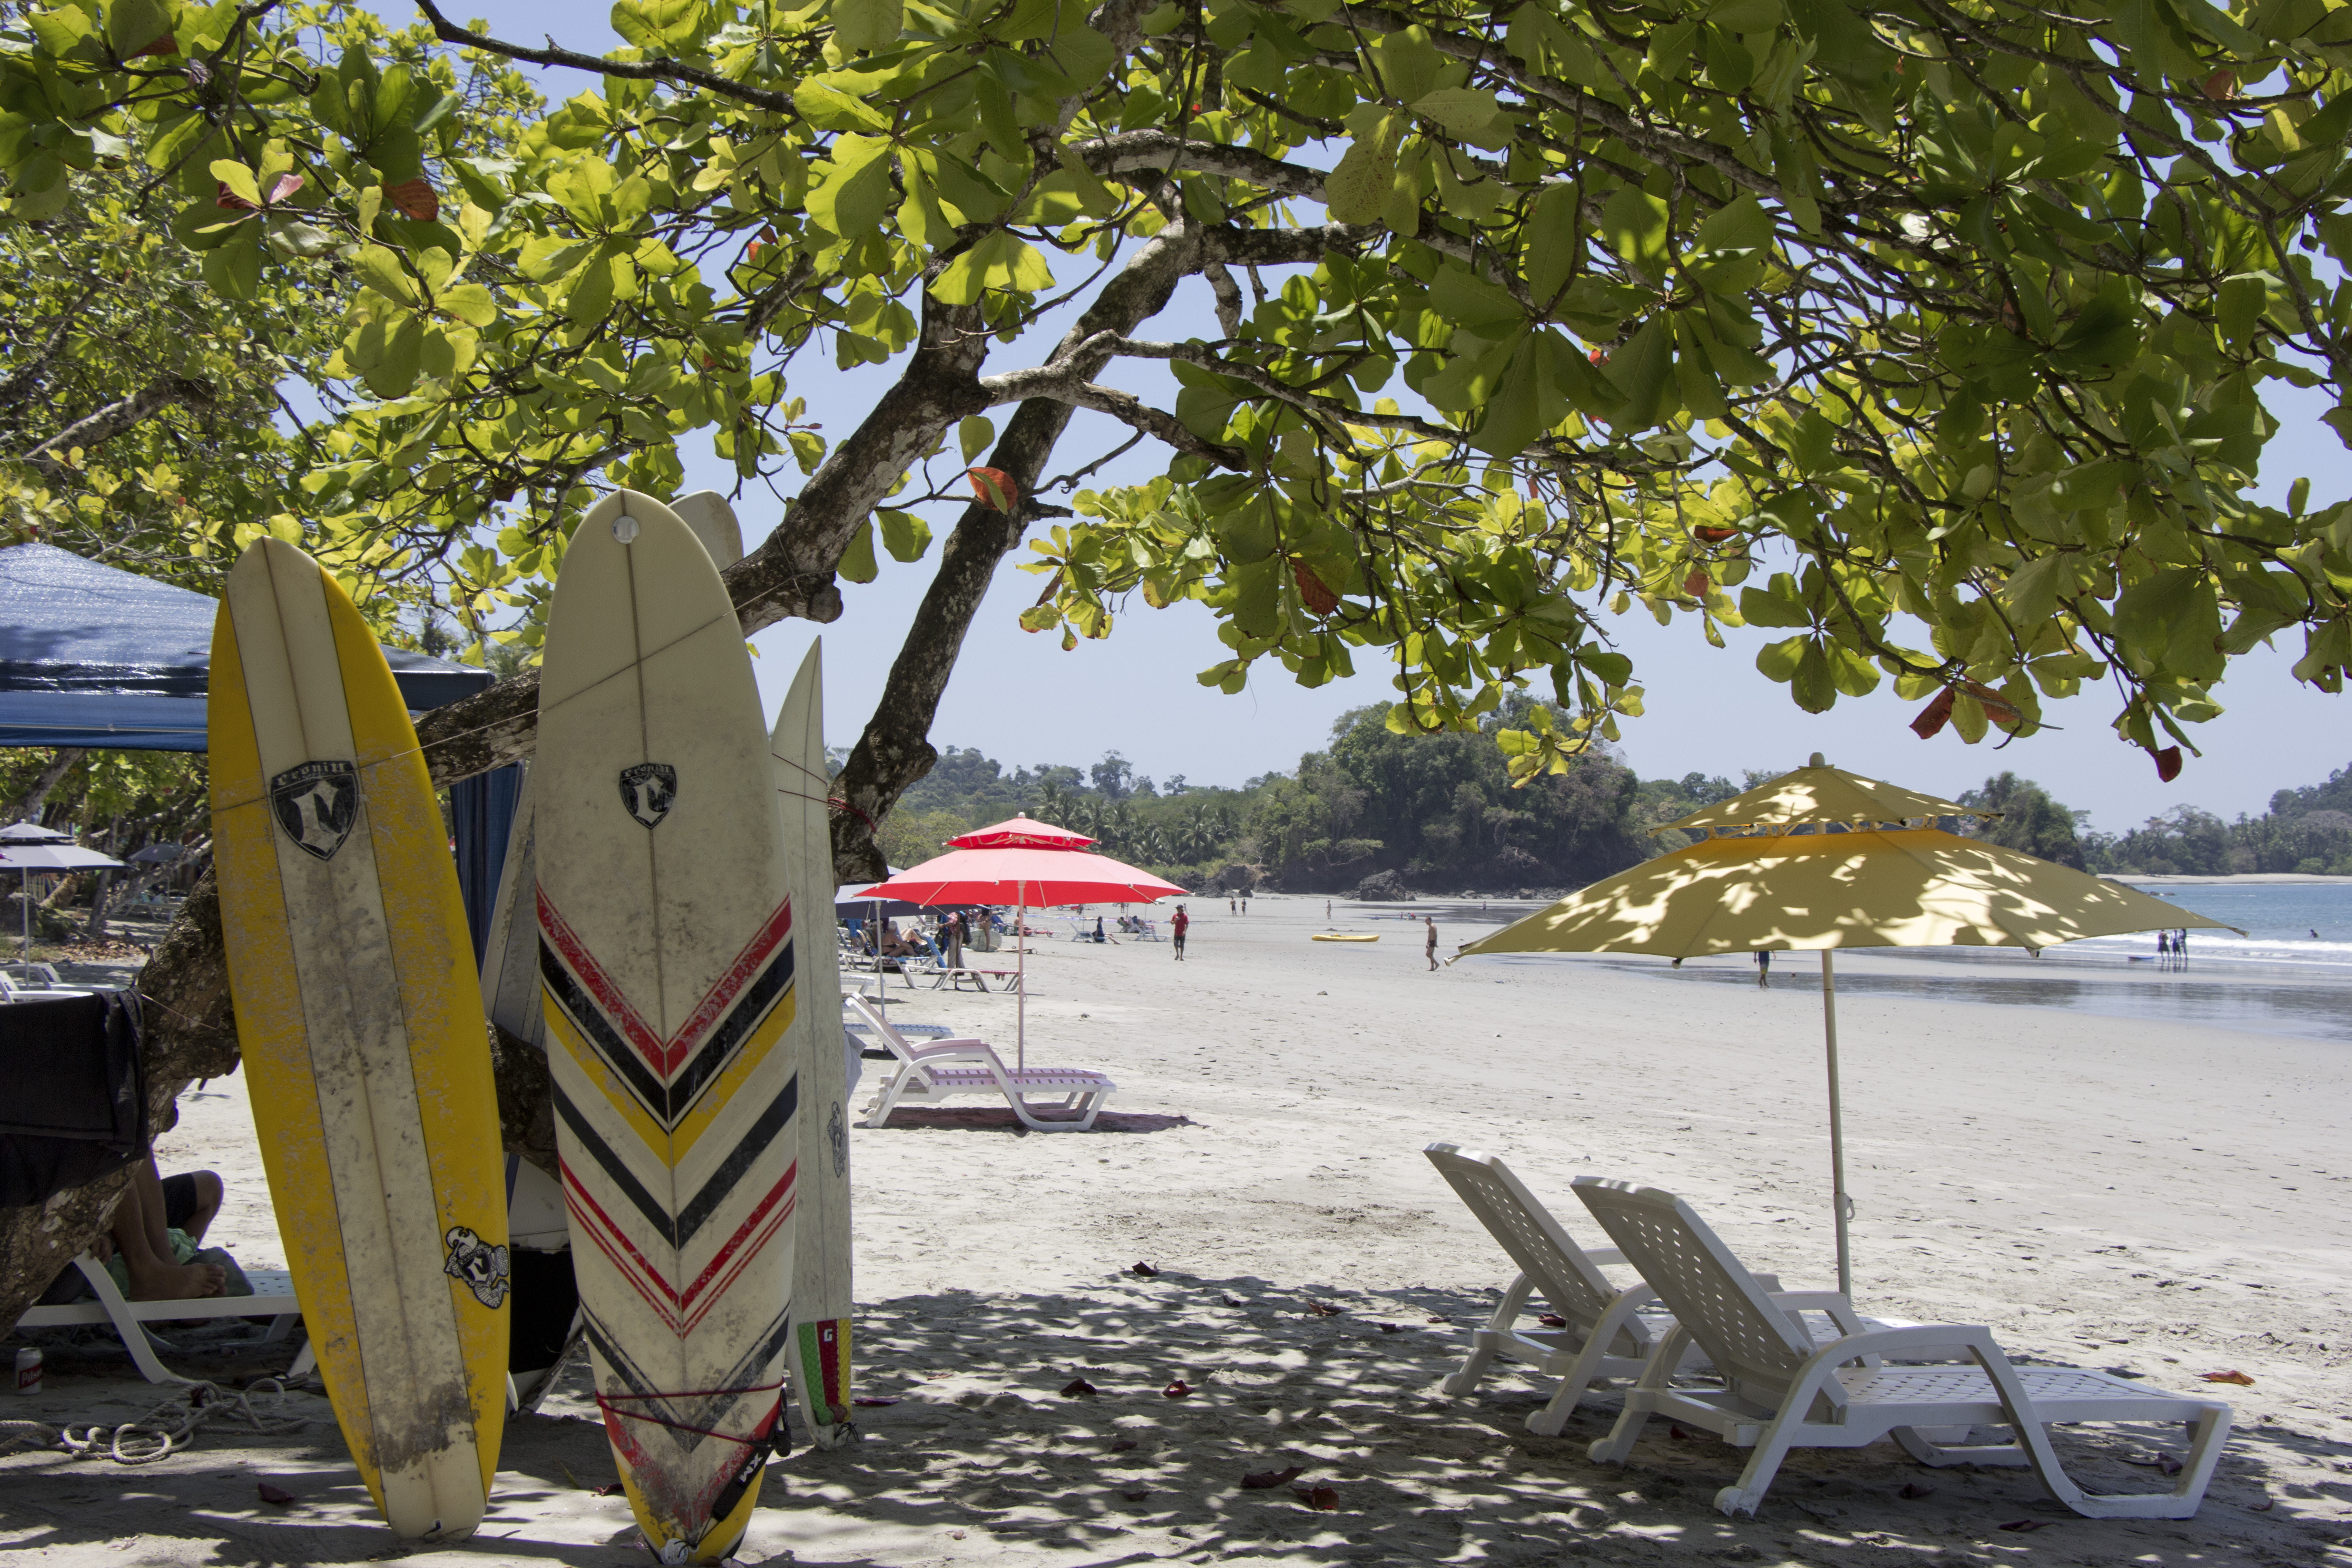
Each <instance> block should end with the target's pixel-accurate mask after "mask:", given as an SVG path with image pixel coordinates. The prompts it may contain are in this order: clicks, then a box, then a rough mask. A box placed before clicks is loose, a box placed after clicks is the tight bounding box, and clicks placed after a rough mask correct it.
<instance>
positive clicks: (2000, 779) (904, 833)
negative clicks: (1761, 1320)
mask: <svg viewBox="0 0 2352 1568" xmlns="http://www.w3.org/2000/svg"><path fill="white" fill-rule="evenodd" d="M1524 722H1525V717H1524V714H1523V713H1520V712H1517V711H1514V710H1505V711H1503V712H1498V713H1496V714H1494V715H1490V716H1489V719H1488V721H1487V723H1486V726H1485V727H1484V728H1482V729H1481V730H1478V731H1465V732H1458V733H1447V734H1440V735H1401V734H1397V733H1395V732H1394V731H1391V730H1390V729H1389V728H1388V725H1387V710H1386V709H1384V708H1380V707H1371V708H1362V709H1358V710H1353V711H1351V712H1349V713H1346V714H1343V715H1341V717H1340V718H1339V721H1337V722H1336V723H1335V724H1334V725H1333V726H1332V731H1331V737H1330V742H1329V744H1328V746H1327V747H1326V748H1325V749H1323V750H1321V751H1317V752H1307V754H1306V755H1304V756H1302V757H1301V758H1300V759H1299V761H1298V765H1297V768H1295V769H1294V770H1292V771H1290V772H1288V773H1266V774H1264V775H1261V776H1260V777H1257V778H1253V779H1250V780H1247V781H1246V782H1244V784H1241V785H1240V786H1238V787H1219V786H1203V785H1199V784H1191V783H1189V782H1188V781H1187V779H1186V778H1185V777H1184V775H1182V774H1178V775H1175V776H1173V777H1171V778H1169V779H1167V780H1165V781H1156V780H1154V779H1151V778H1150V777H1146V776H1143V775H1141V774H1139V773H1137V772H1136V771H1135V769H1134V767H1133V766H1132V765H1131V764H1130V763H1129V762H1128V761H1127V760H1126V759H1125V758H1124V757H1122V756H1121V755H1120V754H1119V753H1118V752H1106V753H1105V754H1104V756H1103V757H1102V759H1101V760H1100V761H1099V762H1097V763H1093V764H1091V765H1090V766H1087V767H1085V768H1079V767H1076V766H1071V765H1067V764H1039V765H1037V766H1035V767H1018V768H1014V769H1012V770H1010V771H1008V770H1007V769H1006V768H1004V767H1003V765H1002V764H1001V763H998V762H997V761H995V760H994V759H992V758H990V757H987V756H985V755H983V754H982V752H979V751H977V750H968V749H967V750H959V749H956V748H952V747H950V749H949V750H948V751H947V752H944V753H943V754H942V755H941V756H940V761H939V764H938V765H937V766H936V767H934V768H933V769H932V770H931V773H930V774H929V777H927V778H925V779H923V780H922V781H921V782H920V783H919V784H916V785H915V786H914V787H913V788H912V789H910V790H909V791H908V793H907V795H906V798H905V799H904V800H903V801H902V802H901V803H900V805H899V807H898V811H896V812H895V813H893V814H892V816H890V818H889V819H888V820H887V822H886V823H885V824H884V825H883V828H882V832H881V836H880V837H881V840H882V843H883V845H884V847H885V848H886V850H887V854H888V856H889V859H890V863H891V864H892V865H894V866H908V865H912V864H914V863H916V862H917V861H919V860H923V859H926V858H929V857H930V856H932V855H934V854H937V853H939V847H940V844H941V843H942V842H943V841H944V840H945V839H947V838H949V837H952V836H953V835H955V834H957V833H960V832H962V831H965V830H966V829H968V828H971V827H976V826H982V825H983V824H986V823H990V822H994V821H996V820H998V819H1000V818H1003V817H1006V816H1012V815H1013V813H1014V812H1016V811H1025V812H1027V813H1028V814H1029V815H1030V816H1034V817H1037V818H1039V819H1041V820H1044V821H1049V822H1054V823H1057V824H1060V825H1061V826H1066V827H1071V828H1075V829H1076V830H1077V831H1079V832H1081V833H1085V834H1087V836H1089V837H1094V838H1097V839H1099V840H1100V841H1101V842H1102V845H1103V847H1104V848H1105V849H1106V850H1107V851H1108V852H1109V853H1111V854H1114V855H1117V856H1119V857H1120V858H1124V859H1128V860H1130V861H1133V862H1135V863H1136V864H1139V865H1142V866H1146V867H1149V868H1151V869H1153V870H1155V871H1158V872H1160V874H1162V875H1164V876H1167V877H1169V878H1171V879H1173V880H1176V881H1180V882H1182V883H1184V884H1185V885H1186V886H1188V887H1195V888H1203V889H1228V888H1242V887H1252V888H1255V887H1265V888H1269V889H1278V890H1283V891H1292V892H1315V893H1343V892H1352V891H1355V890H1356V889H1359V888H1360V887H1363V886H1364V885H1365V884H1366V883H1367V881H1368V879H1378V881H1377V882H1375V883H1373V886H1374V888H1375V889H1381V890H1386V891H1388V892H1390V893H1391V894H1392V895H1393V894H1396V893H1402V892H1408V891H1409V892H1420V893H1464V892H1480V893H1505V894H1507V893H1517V892H1521V891H1526V892H1538V891H1553V890H1559V889H1567V888H1572V887H1577V886H1580V885H1581V884H1583V883H1586V882H1590V881H1592V880H1595V879H1598V878H1601V877H1605V876H1608V875H1609V874H1611V873H1612V872H1614V871H1619V870H1622V869H1623V868H1626V867H1628V866H1631V865H1633V864H1635V863H1636V862H1638V861H1640V860H1642V859H1644V858H1647V857H1649V856H1651V855H1653V854H1656V853H1659V852H1660V851H1662V850H1664V849H1671V848H1674V847H1678V846H1679V845H1681V844H1682V843H1683V842H1685V839H1684V838H1683V836H1682V835H1680V834H1675V833H1668V834H1664V835H1663V836H1660V835H1654V833H1653V831H1652V830H1653V829H1654V828H1657V827H1660V826H1664V824H1666V823H1668V822H1672V821H1674V820H1675V818H1676V817H1679V816H1685V815H1686V814H1688V813H1690V812H1692V811H1696V810H1697V809H1698V808H1699V807H1700V806H1703V805H1709V804H1711V803H1713V802H1715V801H1717V800H1722V799H1725V798H1727V797H1728V796H1730V795H1735V794H1737V793H1738V792H1739V791H1740V790H1743V789H1746V788H1748V787H1749V786H1750V785H1752V784H1758V783H1760V782H1762V781H1763V780H1765V779H1768V778H1770V777H1773V776H1774V775H1776V774H1777V773H1780V771H1782V770H1780V769H1779V768H1749V769H1747V770H1745V771H1744V772H1743V773H1742V774H1741V776H1740V777H1738V779H1736V780H1735V779H1731V778H1727V777H1723V776H1719V775H1706V774H1701V773H1689V774H1685V776H1684V777H1682V778H1679V779H1643V778H1640V777H1638V776H1637V775H1636V774H1635V773H1634V771H1633V769H1632V768H1631V767H1629V766H1628V765H1627V764H1626V763H1625V762H1624V760H1623V759H1622V755H1620V754H1619V753H1618V752H1616V751H1615V749H1614V748H1610V747H1602V748H1600V749H1599V750H1597V751H1596V752H1593V753H1591V754H1590V755H1587V756H1585V757H1583V758H1580V759H1579V760H1578V762H1577V763H1575V765H1573V766H1572V767H1570V769H1569V771H1568V772H1566V773H1558V774H1552V775H1549V776H1547V777H1542V778H1539V779H1538V780H1537V781H1536V782H1535V783H1533V784H1530V785H1528V787H1527V788H1525V789H1514V788H1512V787H1511V783H1510V779H1509V777H1508V775H1507V772H1506V767H1505V763H1506V758H1505V754H1504V752H1503V750H1502V748H1501V746H1500V745H1499V744H1498V743H1497V741H1496V731H1499V730H1501V729H1504V728H1507V727H1511V726H1514V725H1517V724H1521V723H1524ZM1961 800H1962V803H1963V804H1965V805H1979V806H1983V807H1985V808H1987V809H1990V810H1994V811H1999V812H2000V813H2001V814H2002V815H2001V816H2000V819H1999V820H1997V821H1995V822H1993V823H1991V824H1990V825H1987V826H1983V827H1981V828H1975V827H1970V828H1969V831H1973V832H1977V833H1979V834H1980V835H1981V836H1982V837H1986V838H1988V839H1990V840H1991V841H1993V842H1996V843H2000V844H2002V845H2005V846H2007V847H2011V848H2015V849H2021V850H2023V851H2025V852H2026V853H2028V854H2032V855H2038V856H2041V857H2042V858H2044V859H2049V860H2054V861H2057V862H2059V863H2061V864H2063V865H2069V866H2074V867H2077V868H2084V869H2088V870H2093V871H2104V872H2123V873H2146V874H2155V875H2167V874H2172V873H2183V872H2186V873H2205V874H2213V873H2221V872H2229V871H2269V872H2278V871H2318V872H2326V873H2331V874H2334V875H2338V876H2345V875H2352V769H2340V770H2338V771H2337V772H2336V773H2335V774H2333V775H2331V777H2330V778H2329V779H2328V780H2327V781H2326V783H2324V784H2315V785H2312V786H2310V787H2308V788H2304V789H2283V790H2280V791H2279V792H2278V793H2277V794H2276V795H2273V797H2272V799H2271V809H2270V810H2269V811H2268V812H2267V813H2265V814H2264V815H2263V816H2260V817H2246V816H2240V817H2239V819H2238V820H2237V821H2235V822H2224V821H2223V820H2222V819H2221V817H2219V816H2215V815H2213V814H2212V813H2211V812H2209V811H2205V810H2203V809H2201V808H2200V807H2197V806H2187V805H2184V806H2176V807H2174V808H2173V809H2172V810H2170V811H2168V812H2167V813H2165V814H2164V815H2163V816H2157V817H2151V818H2150V819H2148V821H2147V822H2146V823H2144V824H2142V825H2141V826H2138V827H2135V828H2132V829H2129V830H2127V831H2126V832H2122V833H2102V832H2098V831H2096V830H2095V829H2093V828H2092V827H2091V826H2089V824H2088V820H2087V819H2088V813H2085V812H2079V811H2075V810H2072V809H2070V808H2068V807H2067V806H2065V805H2061V804H2060V803H2059V802H2058V801H2056V800H2055V799H2054V798H2053V796H2052V795H2050V793H2049V792H2048V791H2047V790H2046V789H2044V788H2043V787H2042V785H2040V784H2036V783H2034V782H2033V781H2032V780H2031V779H2023V778H2020V777H2018V776H2017V775H2016V774H2015V773H2000V774H1997V775H1995V776H1993V777H1991V778H1988V779H1987V780H1986V781H1985V783H1984V784H1983V785H1982V786H1981V787H1979V788H1978V789H1973V790H1969V791H1968V792H1966V793H1965V794H1964V795H1962V796H1961ZM1954 826H1966V825H1965V824H1963V823H1960V822H1958V821H1956V822H1955V823H1954Z"/></svg>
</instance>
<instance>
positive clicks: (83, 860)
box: [0, 822, 122, 958]
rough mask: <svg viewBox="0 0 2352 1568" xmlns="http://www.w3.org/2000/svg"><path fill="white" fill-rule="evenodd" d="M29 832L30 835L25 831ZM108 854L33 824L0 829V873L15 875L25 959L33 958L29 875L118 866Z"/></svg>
mask: <svg viewBox="0 0 2352 1568" xmlns="http://www.w3.org/2000/svg"><path fill="white" fill-rule="evenodd" d="M27 829H30V830H31V831H30V832H27V831H26V830H27ZM121 864H122V862H121V861H120V860H117V859H116V858H114V857H113V856H111V855H101V854H100V853H99V852H98V851H97V850H95V849H85V848H83V847H81V846H80V845H79V844H76V843H75V842H74V841H73V840H72V839H70V838H68V837H66V836H65V835H64V834H62V833H55V832H51V831H50V830H49V829H48V828H46V827H42V826H38V825H37V824H36V823H30V822H20V823H17V824H16V826H13V827H0V870H8V871H14V872H16V881H17V890H18V898H17V902H18V903H19V904H20V905H21V906H22V907H23V909H24V911H25V956H26V958H30V957H32V955H33V892H32V884H33V873H34V872H36V871H80V870H84V869H87V868H89V867H93V866H120V865H121Z"/></svg>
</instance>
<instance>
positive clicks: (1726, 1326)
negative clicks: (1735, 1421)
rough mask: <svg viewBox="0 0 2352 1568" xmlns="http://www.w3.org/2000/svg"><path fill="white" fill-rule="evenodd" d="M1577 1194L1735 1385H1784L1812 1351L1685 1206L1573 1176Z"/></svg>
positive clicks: (1671, 1198)
mask: <svg viewBox="0 0 2352 1568" xmlns="http://www.w3.org/2000/svg"><path fill="white" fill-rule="evenodd" d="M1572 1185H1573V1188H1574V1191H1575V1193H1576V1195H1577V1196H1578V1197H1580V1198H1581V1199H1583V1200H1584V1206H1585V1207H1586V1208H1588V1209H1591V1211H1592V1217H1593V1218H1594V1219H1596V1220H1598V1221H1600V1222H1601V1229H1603V1230H1605V1231H1607V1232H1608V1233H1609V1239H1610V1240H1612V1241H1613V1242H1615V1243H1616V1244H1617V1250H1618V1251H1620V1252H1622V1253H1623V1254H1624V1255H1625V1261H1626V1262H1627V1263H1630V1264H1632V1265H1633V1267H1634V1268H1637V1269H1639V1270H1641V1273H1642V1278H1643V1279H1644V1280H1646V1281H1647V1282H1648V1283H1649V1286H1650V1288H1651V1289H1654V1290H1655V1291H1657V1293H1658V1299H1659V1300H1661V1301H1663V1302H1664V1304H1665V1307H1666V1310H1668V1311H1670V1312H1672V1313H1674V1315H1675V1321H1677V1322H1679V1323H1681V1324H1682V1325H1683V1326H1684V1327H1685V1328H1687V1329H1688V1330H1689V1331H1690V1332H1691V1337H1692V1338H1693V1339H1695V1340H1696V1341H1697V1342H1698V1343H1699V1348H1700V1349H1701V1350H1704V1351H1705V1352H1706V1356H1707V1359H1708V1360H1709V1361H1711V1362H1713V1363H1715V1365H1716V1369H1717V1371H1718V1372H1721V1373H1724V1374H1725V1375H1726V1376H1727V1377H1730V1378H1732V1379H1733V1380H1734V1381H1735V1382H1739V1383H1751V1384H1762V1385H1764V1386H1766V1387H1773V1386H1786V1384H1788V1383H1789V1381H1790V1378H1791V1377H1792V1376H1793V1375H1794V1374H1795V1373H1796V1371H1797V1369H1798V1368H1800V1367H1801V1366H1802V1365H1804V1363H1805V1362H1806V1361H1807V1360H1808V1359H1809V1358H1811V1355H1812V1353H1813V1347H1812V1343H1811V1341H1810V1340H1809V1339H1808V1338H1806V1337H1805V1336H1803V1335H1801V1334H1800V1333H1799V1332H1798V1331H1797V1329H1796V1326H1795V1325H1794V1324H1793V1323H1791V1322H1790V1319H1789V1316H1788V1314H1787V1313H1785V1312H1783V1311H1781V1310H1780V1308H1778V1307H1776V1306H1774V1305H1773V1304H1772V1299H1771V1297H1770V1296H1769V1295H1768V1294H1766V1293H1765V1289H1764V1287H1763V1286H1762V1285H1760V1284H1759V1283H1758V1282H1757V1279H1756V1277H1755V1276H1754V1275H1753V1274H1750V1273H1749V1272H1748V1268H1747V1266H1746V1265H1745V1264H1743V1263H1741V1262H1740V1261H1739V1259H1738V1258H1735V1257H1734V1256H1732V1252H1731V1249H1730V1248H1729V1247H1726V1246H1724V1245H1723V1241H1722V1238H1721V1237H1717V1235H1716V1234H1715V1232H1714V1231H1713V1230H1712V1229H1710V1228H1709V1227H1708V1226H1707V1223H1706V1221H1705V1220H1703V1219H1701V1218H1699V1217H1698V1215H1696V1214H1695V1213H1693V1212H1692V1210H1691V1206H1690V1205H1688V1204H1686V1203H1685V1202H1683V1201H1682V1199H1680V1198H1678V1197H1676V1196H1675V1194H1672V1193H1669V1192H1665V1191H1663V1190H1662V1189H1660V1188H1657V1187H1637V1186H1635V1185H1633V1184H1632V1183H1630V1182H1611V1181H1604V1180H1602V1179H1601V1177H1599V1176H1579V1177H1577V1178H1576V1180H1575V1182H1574V1183H1573V1184H1572Z"/></svg>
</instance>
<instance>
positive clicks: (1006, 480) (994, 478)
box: [964, 468, 1021, 511]
mask: <svg viewBox="0 0 2352 1568" xmlns="http://www.w3.org/2000/svg"><path fill="white" fill-rule="evenodd" d="M964 477H965V478H967V479H970V480H971V493H972V494H974V495H976V496H978V497H979V498H980V504H981V505H982V506H984V507H986V508H988V510H991V511H1011V510H1013V508H1015V507H1017V506H1019V505H1020V504H1021V487H1020V486H1019V485H1017V484H1014V483H1013V476H1012V475H1011V474H1008V473H1006V472H1005V471H1004V470H1003V468H973V469H971V470H970V471H969V472H968V473H966V475H965V476H964Z"/></svg>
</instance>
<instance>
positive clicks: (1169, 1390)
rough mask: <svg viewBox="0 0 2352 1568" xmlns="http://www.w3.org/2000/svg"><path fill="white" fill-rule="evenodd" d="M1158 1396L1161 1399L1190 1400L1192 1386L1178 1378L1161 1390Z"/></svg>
mask: <svg viewBox="0 0 2352 1568" xmlns="http://www.w3.org/2000/svg"><path fill="white" fill-rule="evenodd" d="M1160 1397H1161V1398H1162V1399H1190V1398H1192V1384H1189V1383H1187V1382H1185V1381H1184V1380H1183V1379H1182V1378H1181V1377H1180V1378H1178V1379H1177V1380H1176V1381H1175V1382H1173V1383H1171V1384H1169V1385H1168V1386H1167V1387H1165V1388H1163V1389H1161V1390H1160Z"/></svg>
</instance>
